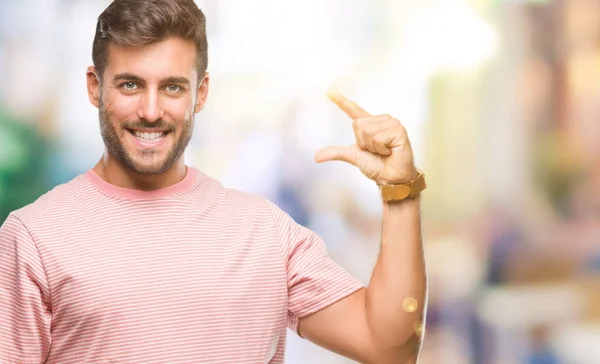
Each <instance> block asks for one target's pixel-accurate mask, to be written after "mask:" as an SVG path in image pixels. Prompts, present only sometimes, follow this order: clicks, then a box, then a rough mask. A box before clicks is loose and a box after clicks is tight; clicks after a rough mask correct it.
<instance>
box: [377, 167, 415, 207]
mask: <svg viewBox="0 0 600 364" xmlns="http://www.w3.org/2000/svg"><path fill="white" fill-rule="evenodd" d="M426 188H427V184H426V183H425V174H423V172H419V174H418V175H417V177H416V178H415V179H413V180H412V181H410V182H406V183H400V184H396V185H383V184H381V185H379V189H380V190H381V197H382V198H383V201H384V202H390V201H401V200H404V199H407V198H415V197H417V196H418V195H419V194H420V193H421V192H422V191H423V190H424V189H426Z"/></svg>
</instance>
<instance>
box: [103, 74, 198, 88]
mask: <svg viewBox="0 0 600 364" xmlns="http://www.w3.org/2000/svg"><path fill="white" fill-rule="evenodd" d="M113 80H114V81H133V82H137V83H144V82H145V81H144V79H143V78H141V77H140V76H137V75H134V74H133V73H128V72H125V73H119V74H117V75H115V76H114V77H113ZM160 82H161V83H162V84H165V83H169V84H178V85H189V84H190V80H188V79H187V78H185V77H177V76H171V77H167V78H163V79H162V80H161V81H160Z"/></svg>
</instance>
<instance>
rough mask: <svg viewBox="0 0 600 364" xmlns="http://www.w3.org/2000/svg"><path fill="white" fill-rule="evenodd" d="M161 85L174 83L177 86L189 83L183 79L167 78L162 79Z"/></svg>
mask: <svg viewBox="0 0 600 364" xmlns="http://www.w3.org/2000/svg"><path fill="white" fill-rule="evenodd" d="M161 83H174V84H179V85H189V84H190V81H189V80H188V79H187V78H185V77H175V76H173V77H167V78H163V79H162V81H161Z"/></svg>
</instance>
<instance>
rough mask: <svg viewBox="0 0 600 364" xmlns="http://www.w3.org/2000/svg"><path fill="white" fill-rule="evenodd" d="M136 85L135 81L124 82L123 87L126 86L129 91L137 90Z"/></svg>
mask: <svg viewBox="0 0 600 364" xmlns="http://www.w3.org/2000/svg"><path fill="white" fill-rule="evenodd" d="M136 87H137V85H136V84H135V83H134V82H125V83H124V84H123V88H125V89H126V90H128V91H131V90H135V89H136Z"/></svg>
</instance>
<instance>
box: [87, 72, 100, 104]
mask: <svg viewBox="0 0 600 364" xmlns="http://www.w3.org/2000/svg"><path fill="white" fill-rule="evenodd" d="M86 78H87V91H88V97H89V98H90V102H91V103H92V105H94V106H95V107H99V106H100V78H99V77H98V75H97V73H96V69H95V68H94V66H89V67H88V68H87V71H86Z"/></svg>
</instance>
